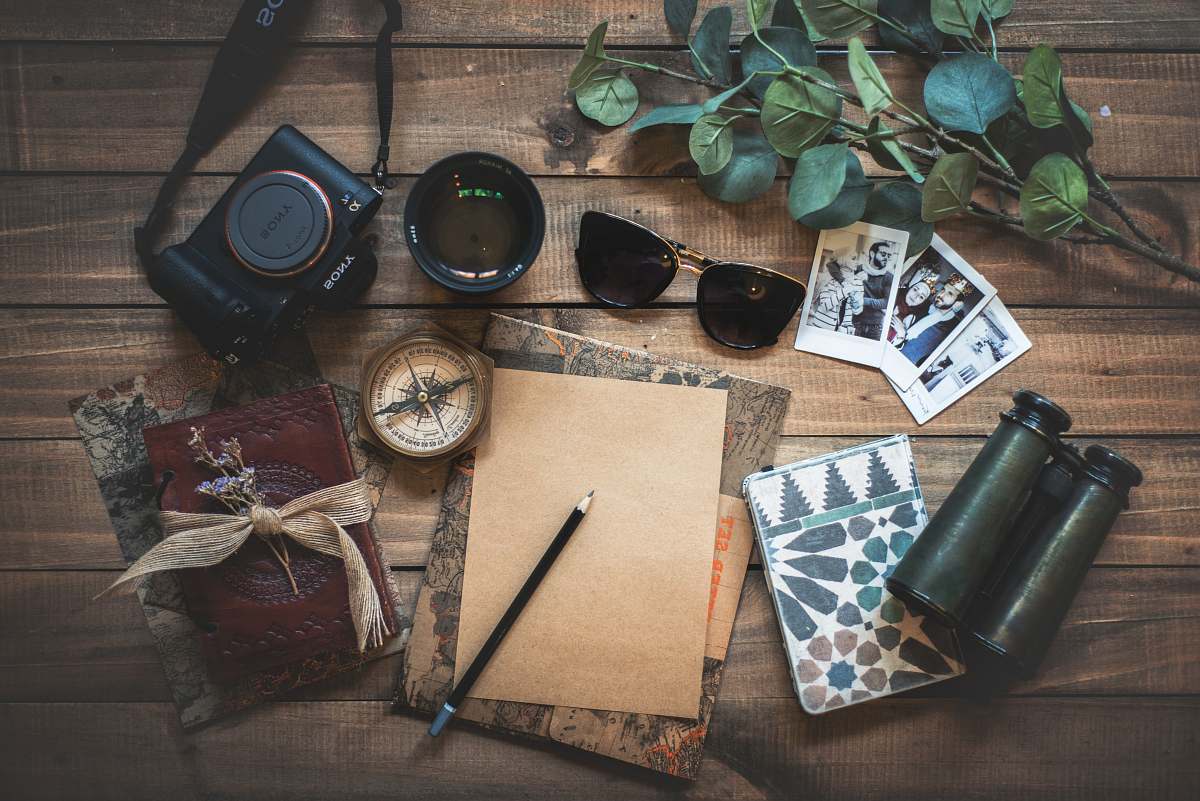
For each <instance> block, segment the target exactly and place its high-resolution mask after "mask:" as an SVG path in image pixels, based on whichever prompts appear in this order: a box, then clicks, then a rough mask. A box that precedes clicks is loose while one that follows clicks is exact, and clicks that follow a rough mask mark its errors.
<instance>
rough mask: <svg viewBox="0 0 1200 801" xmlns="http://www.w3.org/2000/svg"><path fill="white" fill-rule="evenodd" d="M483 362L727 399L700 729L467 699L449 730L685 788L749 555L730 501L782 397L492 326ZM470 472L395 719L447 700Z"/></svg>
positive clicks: (459, 470) (463, 479) (754, 465)
mask: <svg viewBox="0 0 1200 801" xmlns="http://www.w3.org/2000/svg"><path fill="white" fill-rule="evenodd" d="M483 350H484V351H485V352H486V353H487V354H488V355H489V356H491V357H492V358H493V359H495V360H496V366H497V367H501V368H510V369H519V370H536V371H540V372H552V373H569V374H575V375H588V376H604V377H609V378H617V379H623V380H628V381H653V382H659V383H671V384H680V383H682V384H688V385H695V386H709V387H722V388H726V389H728V403H727V411H726V430H727V432H728V433H727V436H726V440H725V447H724V451H723V458H722V465H721V490H720V492H721V496H720V503H719V506H718V519H717V520H715V521H714V527H713V528H714V547H713V574H712V582H711V590H710V596H709V618H708V628H707V636H706V645H705V657H704V674H703V679H702V688H703V692H702V696H701V699H700V709H699V718H698V719H697V720H691V721H689V720H682V719H679V718H671V717H661V716H655V715H643V714H637V713H625V712H612V711H606V710H599V709H579V708H573V707H566V706H546V705H542V704H528V703H515V702H512V701H487V700H481V699H474V698H468V699H467V701H466V702H465V703H464V704H463V705H462V706H461V707H460V708H459V710H458V714H457V718H456V719H457V720H470V721H474V722H476V723H479V724H481V725H483V726H485V727H487V728H490V729H494V730H500V731H505V732H510V733H514V734H519V735H524V736H529V737H535V738H541V739H548V740H551V741H555V742H558V743H562V744H564V745H568V746H572V747H575V748H579V749H582V750H584V751H589V752H592V753H597V754H601V755H603V756H608V757H612V758H614V759H620V760H623V761H625V762H631V763H633V764H635V765H641V766H643V767H647V768H650V769H651V770H655V771H660V772H662V773H669V774H672V775H675V776H681V777H686V778H691V779H694V778H695V777H696V775H697V772H698V771H699V767H700V757H701V754H702V752H703V749H704V739H705V736H706V735H707V732H708V724H709V720H710V718H711V716H712V711H713V705H714V704H715V703H716V698H717V688H718V686H719V685H720V681H721V668H722V666H723V665H724V662H725V650H726V647H727V646H728V644H729V636H730V634H731V632H732V630H733V619H734V615H735V613H736V612H737V604H738V600H739V599H740V596H741V589H742V581H743V579H744V578H745V574H746V564H747V562H748V561H749V558H750V553H751V551H752V550H753V533H752V531H751V528H750V519H749V516H748V515H747V513H746V504H745V503H744V501H742V499H741V498H740V497H738V493H739V492H740V488H741V482H742V479H743V478H744V477H745V476H746V475H747V474H748V473H751V472H753V471H755V470H759V469H761V468H762V467H763V466H764V465H766V464H768V463H769V462H770V461H771V458H772V455H773V454H774V451H775V443H776V440H777V439H778V436H779V429H780V427H781V425H782V423H783V417H784V413H785V411H786V409H787V401H788V395H789V394H790V393H789V391H788V390H786V389H783V388H782V387H775V386H771V385H769V384H762V383H759V382H757V381H749V380H746V379H742V378H737V377H735V376H731V375H729V374H728V373H723V372H720V371H717V370H710V369H706V368H703V367H695V366H693V365H689V364H685V363H682V362H677V361H674V360H671V359H666V358H663V357H659V356H653V355H651V354H649V353H645V352H643V351H637V350H632V349H630V348H625V347H622V346H620V345H613V344H610V343H606V342H600V341H599V340H595V339H588V338H585V337H580V336H576V335H574V334H569V333H567V332H565V331H558V330H555V329H553V328H547V327H545V326H541V325H536V324H533V323H527V322H523V321H520V320H515V319H512V318H509V317H503V316H500V315H495V314H494V315H492V318H491V323H490V325H489V326H488V331H487V335H486V337H485V340H484V346H483ZM473 468H474V456H473V452H472V453H470V454H467V455H465V456H464V457H462V458H460V459H459V460H457V461H456V462H455V463H454V464H453V465H452V466H451V469H450V477H449V480H448V482H447V485H446V492H445V496H444V497H443V501H442V510H441V515H440V517H439V520H438V523H437V529H436V531H435V532H434V537H433V544H432V547H431V550H430V557H429V566H428V568H427V569H426V571H425V578H424V581H423V583H422V585H421V594H420V598H419V600H418V603H417V611H416V612H415V613H414V619H413V633H412V637H411V638H410V640H409V647H408V650H407V651H406V653H405V656H404V665H403V668H402V671H401V674H400V677H399V681H398V684H397V689H396V707H397V709H398V710H415V711H418V712H423V713H426V714H433V713H434V712H435V711H436V710H437V709H438V708H439V707H441V705H442V703H443V702H444V701H445V699H446V696H447V695H448V694H449V692H450V689H451V685H452V681H453V678H454V658H455V652H456V646H457V635H458V610H459V603H460V601H461V593H462V576H463V566H464V562H465V554H466V538H467V522H468V516H469V514H470V511H471V478H472V471H473Z"/></svg>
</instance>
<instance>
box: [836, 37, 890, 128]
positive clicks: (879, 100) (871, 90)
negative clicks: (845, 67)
mask: <svg viewBox="0 0 1200 801" xmlns="http://www.w3.org/2000/svg"><path fill="white" fill-rule="evenodd" d="M847 56H848V58H849V62H850V80H852V81H854V88H855V89H857V90H858V96H859V98H861V99H862V105H863V111H865V112H866V113H867V114H878V113H879V112H881V111H883V110H884V109H885V108H887V107H888V106H890V105H891V104H892V100H893V97H892V90H891V89H890V88H889V87H888V85H887V81H885V80H884V79H883V73H881V72H880V71H879V67H876V66H875V62H874V61H872V60H871V54H870V53H868V52H867V48H866V47H865V46H864V45H863V43H862V40H861V39H859V38H858V37H857V36H855V37H852V38H851V39H850V43H849V50H848V53H847Z"/></svg>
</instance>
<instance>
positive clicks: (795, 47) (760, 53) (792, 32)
mask: <svg viewBox="0 0 1200 801" xmlns="http://www.w3.org/2000/svg"><path fill="white" fill-rule="evenodd" d="M780 2H789V0H780ZM758 35H759V36H761V37H762V39H763V41H764V42H766V43H767V44H769V45H770V46H771V47H773V48H775V49H776V50H777V51H779V54H780V55H782V56H783V57H784V58H786V59H787V60H788V63H789V64H791V65H792V66H793V67H815V66H816V64H817V49H816V48H815V47H813V44H812V42H811V41H809V38H808V34H807V33H805V32H804V31H800V30H797V29H795V28H775V27H772V28H763V29H761V30H760V31H759V32H758ZM782 68H783V67H782V65H781V64H780V63H779V59H777V58H775V56H774V55H773V54H772V53H771V51H770V50H768V49H767V48H765V47H763V46H762V44H760V43H759V41H758V39H756V38H754V34H750V35H749V36H747V37H746V38H745V39H743V40H742V74H743V75H750V74H751V73H753V72H756V71H758V72H774V71H776V70H779V69H782ZM771 81H772V78H771V76H770V75H759V76H758V77H756V78H754V79H753V80H752V81H750V84H749V86H748V87H747V91H748V92H750V94H752V95H754V96H755V97H757V98H759V99H760V100H761V99H762V97H763V95H764V94H766V92H767V87H768V86H770V85H771Z"/></svg>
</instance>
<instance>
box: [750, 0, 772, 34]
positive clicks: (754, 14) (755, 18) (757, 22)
mask: <svg viewBox="0 0 1200 801" xmlns="http://www.w3.org/2000/svg"><path fill="white" fill-rule="evenodd" d="M770 5H771V0H746V20H747V21H748V22H749V23H750V30H752V31H756V30H758V29H759V28H760V27H761V26H762V23H763V18H765V17H766V16H767V8H768V7H769V6H770Z"/></svg>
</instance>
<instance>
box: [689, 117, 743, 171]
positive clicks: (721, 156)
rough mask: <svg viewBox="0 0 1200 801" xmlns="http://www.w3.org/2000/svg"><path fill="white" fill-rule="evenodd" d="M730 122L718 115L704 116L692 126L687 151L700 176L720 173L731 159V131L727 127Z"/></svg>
mask: <svg viewBox="0 0 1200 801" xmlns="http://www.w3.org/2000/svg"><path fill="white" fill-rule="evenodd" d="M732 122H733V120H732V119H731V118H727V117H722V116H721V115H720V114H705V115H704V116H703V117H701V118H700V119H698V120H696V122H695V124H694V125H692V132H691V134H690V135H689V136H688V150H689V151H691V154H692V160H693V161H695V162H696V166H697V167H699V168H700V173H701V175H711V174H713V173H715V172H718V171H720V169H721V168H722V167H724V166H725V165H726V164H728V163H729V159H730V158H732V156H733V131H732V130H731V129H730V127H729V126H730V125H731V124H732Z"/></svg>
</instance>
